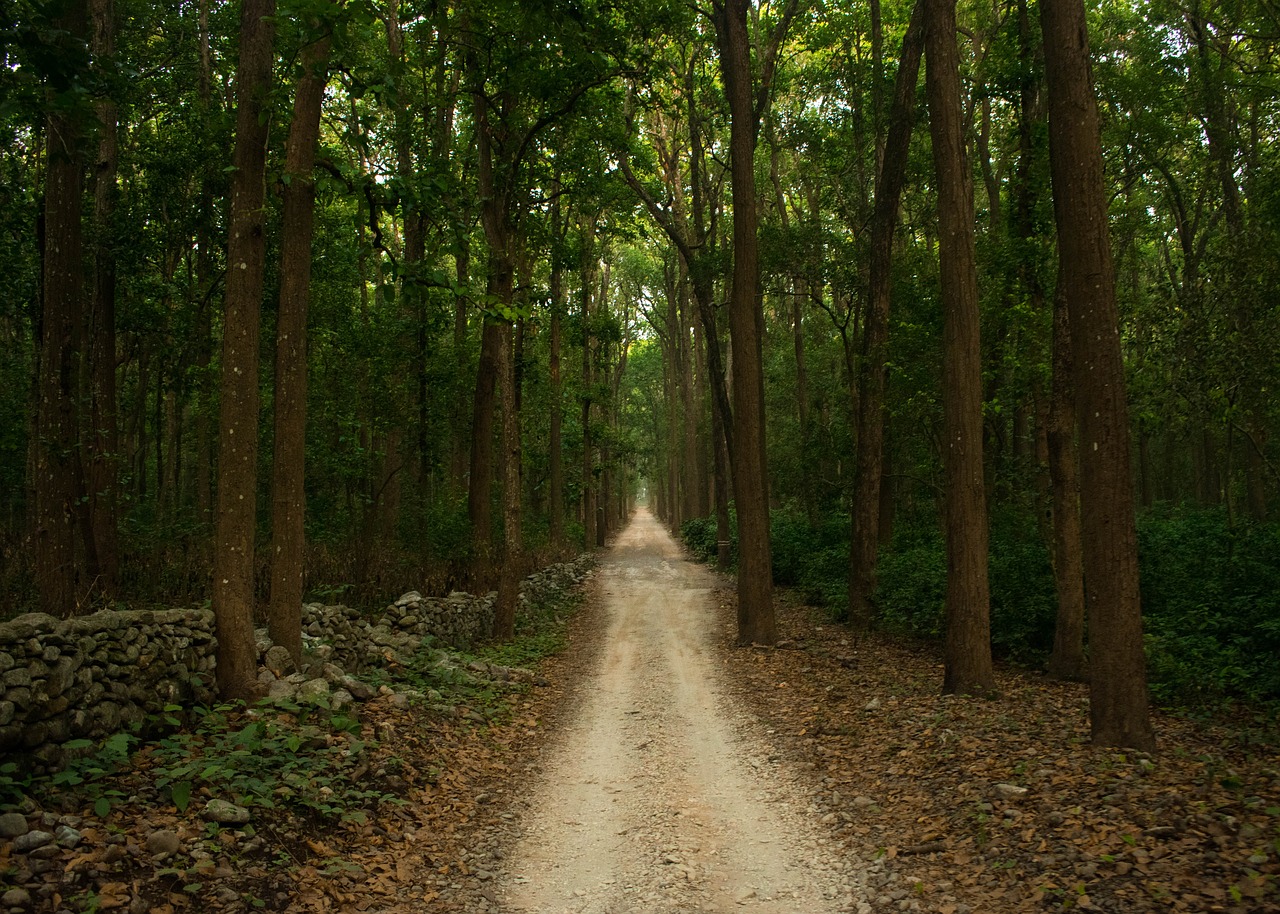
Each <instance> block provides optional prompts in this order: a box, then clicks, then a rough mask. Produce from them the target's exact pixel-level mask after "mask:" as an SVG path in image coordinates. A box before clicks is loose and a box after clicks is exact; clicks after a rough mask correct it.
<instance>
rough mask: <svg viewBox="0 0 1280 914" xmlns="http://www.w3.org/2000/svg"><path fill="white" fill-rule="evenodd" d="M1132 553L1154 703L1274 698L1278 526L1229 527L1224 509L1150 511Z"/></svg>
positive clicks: (1279, 639)
mask: <svg viewBox="0 0 1280 914" xmlns="http://www.w3.org/2000/svg"><path fill="white" fill-rule="evenodd" d="M1138 549H1139V561H1140V565H1141V571H1142V604H1143V615H1144V620H1145V628H1146V634H1147V655H1148V662H1149V668H1148V676H1149V680H1150V682H1151V689H1152V693H1153V695H1154V696H1155V698H1156V700H1157V701H1159V702H1161V703H1166V704H1184V705H1200V706H1203V705H1209V704H1214V703H1218V702H1221V701H1223V700H1227V699H1245V700H1248V701H1254V702H1275V701H1278V700H1280V666H1278V665H1277V664H1276V662H1275V658H1276V657H1277V656H1280V563H1278V562H1277V559H1276V557H1277V556H1280V525H1277V524H1273V523H1272V524H1247V525H1242V526H1235V527H1233V526H1232V525H1231V523H1230V521H1229V518H1228V517H1227V514H1226V512H1225V511H1224V510H1223V509H1220V508H1208V509H1205V508H1179V509H1166V510H1159V511H1153V512H1151V513H1149V514H1147V515H1146V516H1144V517H1142V518H1141V519H1140V521H1139V524H1138Z"/></svg>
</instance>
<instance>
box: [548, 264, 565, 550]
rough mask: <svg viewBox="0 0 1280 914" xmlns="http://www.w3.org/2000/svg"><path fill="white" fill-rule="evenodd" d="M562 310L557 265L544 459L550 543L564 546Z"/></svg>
mask: <svg viewBox="0 0 1280 914" xmlns="http://www.w3.org/2000/svg"><path fill="white" fill-rule="evenodd" d="M563 310H564V271H563V270H562V269H561V268H560V266H559V264H558V263H557V264H554V265H553V266H552V268H551V340H550V346H551V353H550V373H551V431H550V442H549V448H548V449H549V453H548V461H549V462H550V464H551V467H550V476H551V479H550V486H549V487H550V490H551V491H550V501H551V504H550V506H549V508H548V512H549V513H550V515H551V545H552V546H553V547H555V548H557V549H559V548H560V547H561V546H563V545H564V455H563V453H562V450H561V440H560V439H561V425H562V424H563V421H564V402H563V398H564V391H563V382H562V381H561V378H560V347H561V335H562V334H561V320H562V312H563Z"/></svg>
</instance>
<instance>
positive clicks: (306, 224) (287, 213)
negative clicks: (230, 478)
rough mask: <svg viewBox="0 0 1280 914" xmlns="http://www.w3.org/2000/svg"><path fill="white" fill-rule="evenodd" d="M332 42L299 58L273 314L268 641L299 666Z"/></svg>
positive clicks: (327, 40) (328, 40)
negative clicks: (319, 199) (311, 348)
mask: <svg viewBox="0 0 1280 914" xmlns="http://www.w3.org/2000/svg"><path fill="white" fill-rule="evenodd" d="M331 43H332V41H331V38H330V37H329V36H328V35H325V36H323V37H321V38H320V39H318V40H317V41H316V42H314V43H313V44H310V45H308V46H307V47H306V48H305V49H304V50H303V53H302V66H303V74H302V76H301V78H300V79H299V80H298V88H297V91H296V93H295V95H294V100H293V122H292V123H291V124H290V126H289V139H288V145H287V146H286V149H285V175H286V176H287V177H288V183H286V184H285V187H284V228H283V231H282V234H283V240H282V242H281V250H280V313H279V316H278V318H277V323H276V378H275V384H276V388H275V453H274V459H273V460H272V464H271V541H272V542H271V545H272V552H271V606H270V610H269V614H268V616H267V627H268V631H269V633H270V635H271V640H272V641H273V642H275V643H276V644H279V645H281V646H282V647H285V648H287V649H288V651H289V654H290V655H291V656H292V657H293V662H294V664H295V665H299V666H300V665H301V662H302V586H303V558H304V552H305V546H306V538H305V535H304V533H303V521H304V519H305V517H306V486H305V482H306V437H307V308H308V304H309V303H310V299H311V239H312V234H313V223H314V215H315V178H314V176H313V174H312V172H313V170H314V168H315V156H316V141H317V139H318V138H319V134H320V109H321V104H322V102H323V101H324V88H325V84H326V83H327V82H328V63H329V48H330V46H331Z"/></svg>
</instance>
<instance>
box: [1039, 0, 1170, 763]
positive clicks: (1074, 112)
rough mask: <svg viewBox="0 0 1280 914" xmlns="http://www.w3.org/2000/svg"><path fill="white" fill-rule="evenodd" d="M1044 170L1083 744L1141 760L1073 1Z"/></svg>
mask: <svg viewBox="0 0 1280 914" xmlns="http://www.w3.org/2000/svg"><path fill="white" fill-rule="evenodd" d="M1040 22H1041V29H1042V32H1043V35H1044V54H1045V71H1046V81H1047V84H1048V89H1049V164H1050V169H1051V172H1052V175H1053V202H1054V212H1055V216H1056V217H1057V222H1058V253H1059V257H1060V258H1061V260H1060V263H1061V269H1060V276H1061V277H1062V278H1063V280H1064V281H1065V285H1066V291H1065V296H1066V300H1067V310H1068V316H1069V322H1070V331H1071V354H1072V368H1073V378H1072V380H1073V382H1074V387H1075V391H1076V423H1077V426H1078V430H1079V436H1080V445H1081V447H1080V482H1081V502H1082V504H1081V534H1082V540H1083V543H1084V577H1085V601H1086V605H1087V607H1088V618H1089V643H1090V657H1089V666H1090V688H1089V699H1090V701H1089V712H1090V723H1091V730H1092V736H1093V742H1094V743H1095V744H1096V745H1105V746H1129V747H1133V748H1137V749H1151V748H1153V747H1154V746H1155V734H1154V732H1153V731H1152V729H1151V719H1150V715H1149V712H1148V705H1147V679H1146V660H1145V657H1144V656H1143V652H1142V612H1141V605H1140V595H1139V590H1138V546H1137V532H1136V529H1135V521H1134V504H1133V501H1134V498H1133V480H1132V478H1131V477H1130V466H1129V415H1128V403H1127V402H1126V399H1125V383H1124V365H1123V362H1122V361H1121V354H1120V332H1119V316H1118V313H1117V309H1116V296H1115V269H1114V266H1113V265H1112V261H1111V241H1110V237H1109V236H1108V227H1107V197H1106V188H1105V184H1104V179H1103V171H1102V144H1101V139H1100V136H1099V130H1098V106H1097V101H1096V98H1095V95H1094V91H1093V75H1092V72H1091V70H1090V63H1089V39H1088V28H1087V25H1086V21H1085V12H1084V4H1083V3H1082V2H1081V0H1042V2H1041V4H1040Z"/></svg>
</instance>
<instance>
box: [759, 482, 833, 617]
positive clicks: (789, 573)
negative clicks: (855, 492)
mask: <svg viewBox="0 0 1280 914" xmlns="http://www.w3.org/2000/svg"><path fill="white" fill-rule="evenodd" d="M769 544H770V548H771V550H772V554H773V581H774V583H775V584H779V585H781V586H783V587H798V588H800V589H801V591H802V592H803V593H804V598H805V600H807V601H808V602H809V603H812V604H813V605H815V606H827V607H833V608H835V609H836V610H837V612H836V615H840V614H842V613H843V611H844V605H845V603H846V601H847V599H848V593H849V585H848V577H849V519H848V517H846V516H845V515H843V514H837V513H830V514H827V515H824V516H823V517H822V518H821V519H820V520H819V523H818V526H817V527H813V526H810V524H809V519H808V517H807V516H806V515H805V514H804V513H803V512H802V511H801V510H800V509H799V508H797V507H795V506H788V507H785V508H780V509H778V510H776V511H774V512H773V513H772V514H771V515H770V518H769Z"/></svg>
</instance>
